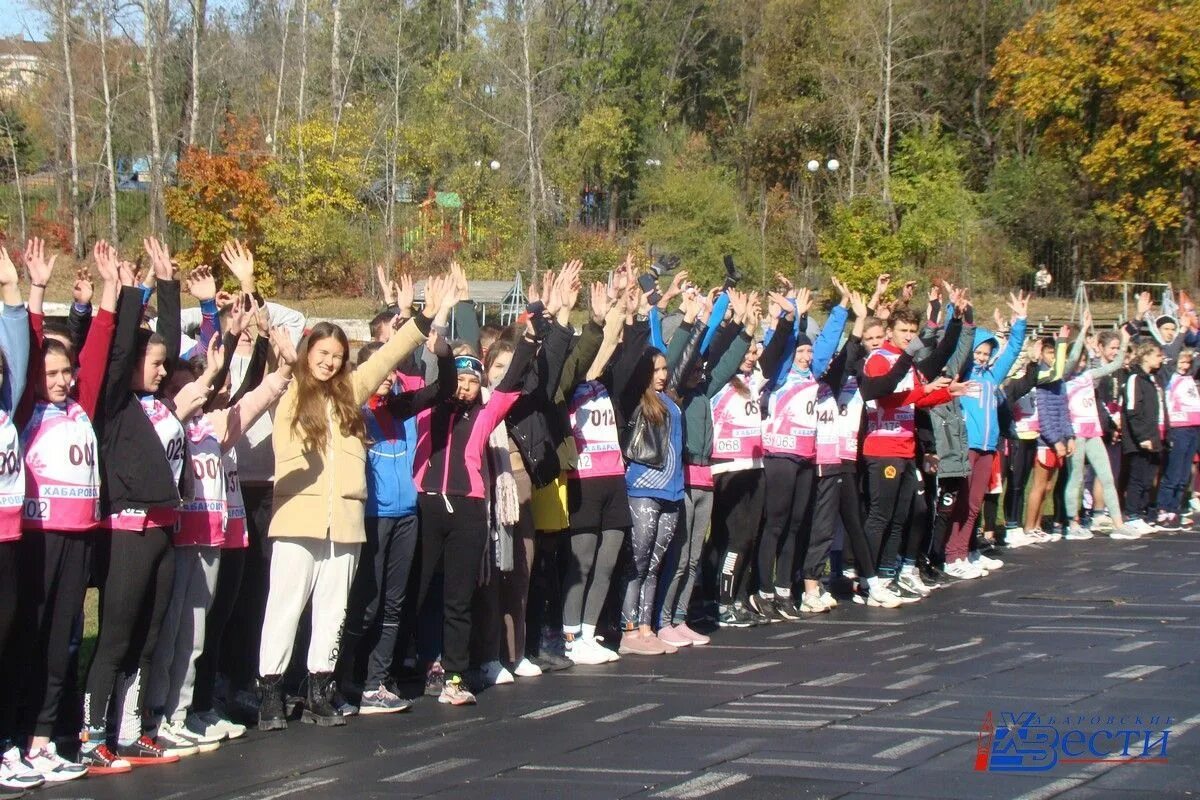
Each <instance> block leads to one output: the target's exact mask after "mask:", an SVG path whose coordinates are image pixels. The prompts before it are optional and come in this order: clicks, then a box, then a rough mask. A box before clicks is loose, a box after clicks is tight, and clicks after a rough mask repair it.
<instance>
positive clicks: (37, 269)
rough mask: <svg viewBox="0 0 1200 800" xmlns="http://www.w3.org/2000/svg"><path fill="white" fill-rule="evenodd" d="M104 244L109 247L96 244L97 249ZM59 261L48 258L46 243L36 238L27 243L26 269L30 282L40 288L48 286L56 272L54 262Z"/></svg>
mask: <svg viewBox="0 0 1200 800" xmlns="http://www.w3.org/2000/svg"><path fill="white" fill-rule="evenodd" d="M101 244H103V245H104V246H105V247H107V246H108V243H107V242H96V247H99V246H100V245H101ZM57 260H58V256H56V255H54V256H50V258H49V259H47V258H46V242H45V241H43V240H42V239H40V238H39V237H37V236H35V237H33V238H32V239H30V240H29V241H28V242H26V243H25V269H27V270H29V280H30V282H31V283H33V284H34V285H35V286H37V287H38V288H42V289H44V288H45V286H46V284H47V283H49V282H50V275H51V274H52V273H53V272H54V262H55V261H57Z"/></svg>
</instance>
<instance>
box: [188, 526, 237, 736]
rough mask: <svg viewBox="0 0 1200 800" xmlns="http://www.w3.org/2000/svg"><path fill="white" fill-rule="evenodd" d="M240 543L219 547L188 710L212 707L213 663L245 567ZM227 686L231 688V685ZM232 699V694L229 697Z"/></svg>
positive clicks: (213, 686) (219, 650) (215, 666)
mask: <svg viewBox="0 0 1200 800" xmlns="http://www.w3.org/2000/svg"><path fill="white" fill-rule="evenodd" d="M246 552H247V548H244V547H231V548H226V549H222V550H221V566H220V569H219V570H218V571H217V588H216V591H214V592H213V601H212V607H210V608H209V609H208V614H206V615H205V617H204V650H203V651H202V652H201V653H200V657H199V658H197V659H196V685H195V688H194V689H193V690H192V711H194V712H197V713H199V712H201V711H212V707H213V705H212V699H213V690H214V689H215V688H216V683H217V663H218V662H219V661H220V658H221V647H222V644H223V643H224V641H225V631H226V629H227V628H228V626H229V621H230V619H231V618H232V617H233V611H234V607H235V606H236V604H237V599H238V594H239V593H240V592H241V588H242V575H243V573H244V572H245V569H246ZM230 688H231V689H232V688H234V687H233V686H232V685H231V686H230ZM229 699H231V700H232V699H233V698H229Z"/></svg>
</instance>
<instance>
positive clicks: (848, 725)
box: [829, 722, 979, 737]
mask: <svg viewBox="0 0 1200 800" xmlns="http://www.w3.org/2000/svg"><path fill="white" fill-rule="evenodd" d="M829 727H830V728H835V729H837V730H845V731H882V732H884V733H925V734H931V733H937V734H941V735H942V736H971V737H978V736H979V731H977V730H976V731H957V730H946V729H943V728H891V727H888V726H886V725H859V724H857V723H854V722H838V723H835V724H833V725H830V726H829Z"/></svg>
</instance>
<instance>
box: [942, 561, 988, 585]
mask: <svg viewBox="0 0 1200 800" xmlns="http://www.w3.org/2000/svg"><path fill="white" fill-rule="evenodd" d="M942 571H943V572H945V573H946V574H947V575H949V576H950V577H952V578H959V579H961V580H966V581H970V580H975V579H976V578H982V577H983V573H982V572H980V571H979V568H978V567H976V566H975V565H974V564H972V563H971V562H969V561H967V560H966V559H965V558H960V559H958V560H957V561H951V562H949V563H948V564H946V566H945V567H944V568H943V569H942Z"/></svg>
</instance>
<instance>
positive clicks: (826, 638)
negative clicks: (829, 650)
mask: <svg viewBox="0 0 1200 800" xmlns="http://www.w3.org/2000/svg"><path fill="white" fill-rule="evenodd" d="M862 633H866V631H846V632H845V633H839V634H837V635H836V636H822V637H821V641H822V642H836V641H837V640H838V639H849V638H851V637H853V636H858V635H859V634H862Z"/></svg>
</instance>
